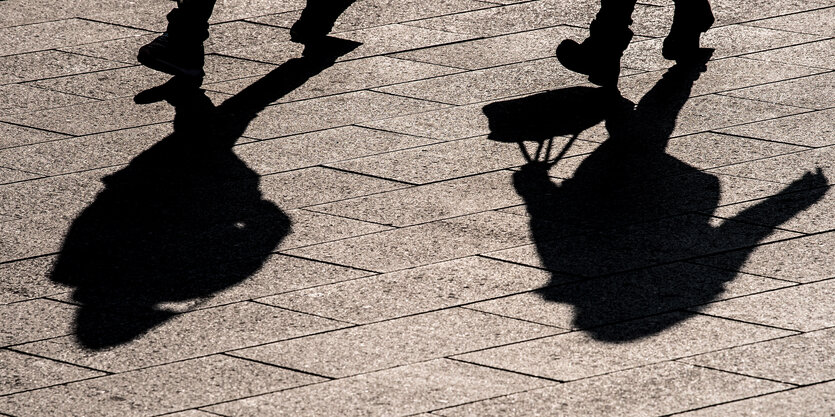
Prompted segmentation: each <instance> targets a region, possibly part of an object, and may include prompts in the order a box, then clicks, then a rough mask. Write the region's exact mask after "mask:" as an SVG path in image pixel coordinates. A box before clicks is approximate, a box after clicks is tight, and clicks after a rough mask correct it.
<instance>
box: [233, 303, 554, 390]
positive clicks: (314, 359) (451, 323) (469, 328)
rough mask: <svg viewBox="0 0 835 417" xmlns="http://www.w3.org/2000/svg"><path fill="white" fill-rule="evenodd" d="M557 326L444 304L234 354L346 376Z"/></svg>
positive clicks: (516, 338)
mask: <svg viewBox="0 0 835 417" xmlns="http://www.w3.org/2000/svg"><path fill="white" fill-rule="evenodd" d="M559 332H561V330H560V329H554V328H549V327H546V326H541V325H536V324H532V323H526V322H523V321H518V320H513V319H507V318H503V317H499V316H494V315H490V314H485V313H481V312H475V311H472V310H464V309H448V310H441V311H437V312H432V313H426V314H421V315H417V316H410V317H404V318H401V319H397V320H391V321H384V322H380V323H375V324H371V325H367V326H360V327H353V328H350V329H345V330H339V331H336V332H331V333H325V334H320V335H314V336H309V337H303V338H299V339H293V340H288V341H285V342H278V343H272V344H268V345H262V346H258V347H254V348H249V349H244V350H239V351H235V352H232V354H233V355H236V356H241V357H245V358H250V359H255V360H257V361H259V362H266V363H272V364H276V365H279V366H284V367H288V368H292V369H300V370H303V371H306V372H311V373H314V374H317V375H325V376H329V377H345V376H349V375H355V374H359V373H366V372H371V371H376V370H380V369H386V368H392V367H395V366H399V365H405V364H409V363H416V362H423V361H426V360H429V359H435V358H441V357H445V356H449V355H453V354H456V353H462V352H467V351H472V350H479V349H484V348H488V347H491V346H495V345H500V344H505V343H512V342H517V341H521V340H525V339H531V338H537V337H542V336H548V335H552V334H555V333H559Z"/></svg>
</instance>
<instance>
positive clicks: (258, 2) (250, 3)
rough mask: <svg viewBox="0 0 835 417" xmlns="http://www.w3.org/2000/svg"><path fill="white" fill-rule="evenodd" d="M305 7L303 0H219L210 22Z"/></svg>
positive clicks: (239, 18) (227, 20)
mask: <svg viewBox="0 0 835 417" xmlns="http://www.w3.org/2000/svg"><path fill="white" fill-rule="evenodd" d="M303 8H304V2H303V1H302V0H282V1H271V0H247V1H235V0H218V1H217V3H215V10H216V12H214V13H212V17H211V18H210V19H209V23H219V22H229V21H234V20H241V19H246V18H251V17H259V16H264V15H268V14H276V13H283V12H287V11H290V10H301V9H303Z"/></svg>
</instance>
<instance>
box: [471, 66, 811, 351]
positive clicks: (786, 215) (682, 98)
mask: <svg viewBox="0 0 835 417" xmlns="http://www.w3.org/2000/svg"><path fill="white" fill-rule="evenodd" d="M702 65H703V62H701V63H691V64H690V65H676V66H675V67H673V68H671V69H670V70H669V71H668V72H667V73H666V74H665V75H664V77H663V79H662V80H660V81H659V82H658V83H657V84H656V85H655V86H654V87H653V88H652V90H651V91H650V92H649V93H647V94H646V95H645V96H644V97H643V98H642V99H641V100H640V102H639V103H638V104H637V106H635V107H634V108H633V105H632V103H631V102H628V101H627V100H625V99H623V98H622V97H620V94H619V93H618V92H617V91H616V90H604V89H595V88H587V87H575V88H570V89H564V90H556V91H550V92H546V93H542V94H539V95H536V96H531V97H526V98H522V99H517V100H513V101H508V102H502V103H495V104H491V105H489V106H486V107H485V109H484V112H485V114H486V115H487V116H488V118H489V119H490V126H491V130H492V133H491V137H492V138H493V139H496V140H537V141H543V140H546V139H547V138H548V137H553V136H554V135H566V134H571V135H575V136H574V137H576V134H579V133H580V132H581V131H582V130H584V129H586V128H588V127H590V126H592V125H594V124H595V123H597V122H598V121H602V120H605V123H606V129H607V131H608V133H609V138H608V139H607V140H606V141H605V142H604V143H602V144H601V145H600V146H599V147H598V148H597V149H596V150H595V151H594V152H593V153H592V154H591V155H588V156H587V157H585V159H583V162H582V163H580V164H579V166H578V167H577V168H576V169H575V170H574V174H573V176H572V177H571V178H569V179H567V180H565V181H563V182H562V183H560V184H559V185H557V184H556V183H555V182H554V181H553V179H552V178H550V177H549V176H548V172H549V169H550V168H551V167H552V166H553V165H554V164H556V163H557V162H560V160H559V157H561V156H562V155H559V157H558V158H557V160H555V161H543V160H538V159H536V158H535V157H530V156H528V160H529V162H528V163H527V164H526V165H524V166H523V167H522V168H521V170H519V171H518V172H516V173H515V174H514V177H513V180H514V185H515V188H516V191H517V192H518V194H519V195H520V196H521V197H522V198H523V199H524V202H525V205H526V209H527V212H528V214H529V216H530V229H531V235H532V237H533V240H534V242H535V246H536V250H537V252H538V255H539V257H540V259H541V262H542V264H543V266H544V267H545V268H547V269H548V270H550V271H552V272H553V274H552V280H551V285H549V286H548V287H545V288H543V289H541V290H538V292H539V294H540V295H541V296H542V297H543V298H545V299H547V300H550V301H555V302H561V303H568V304H571V305H573V306H574V307H575V308H574V320H573V326H574V327H576V328H580V329H584V330H586V331H588V332H589V333H590V335H591V336H592V337H594V338H596V339H599V340H604V341H610V342H622V341H628V340H634V339H638V338H641V337H646V336H649V335H652V334H656V333H658V332H661V331H663V330H665V329H667V328H669V327H670V326H672V325H674V324H676V323H679V322H681V321H682V320H685V319H687V318H688V317H690V316H692V315H693V314H695V313H690V312H687V311H679V312H678V313H674V314H659V313H663V312H671V311H675V310H680V309H683V308H685V307H694V306H699V305H702V304H705V303H708V302H711V301H714V300H715V299H716V298H717V297H718V296H719V295H720V294H721V293H722V292H723V291H724V289H725V285H726V284H727V283H728V282H730V281H731V280H733V279H734V278H735V276H736V272H733V270H738V269H739V267H741V266H742V264H743V263H744V262H745V260H746V259H747V258H748V257H749V256H750V254H751V252H752V251H753V249H754V247H755V245H757V244H758V243H759V242H761V241H763V239H765V238H766V237H768V236H769V235H770V234H771V233H772V232H773V231H774V230H773V228H775V227H777V226H779V225H781V224H783V223H785V222H786V221H787V220H789V219H790V218H791V217H793V216H794V215H795V214H796V213H798V212H800V211H802V210H804V209H805V208H807V207H809V206H811V205H812V204H814V203H815V202H816V201H818V200H819V199H820V198H821V197H822V196H823V193H824V192H825V190H826V188H824V187H825V185H826V179H825V178H824V176H823V174H822V173H820V172H817V173H807V174H806V175H804V176H803V177H802V178H800V179H798V180H797V181H795V182H794V183H792V184H791V185H789V186H787V187H786V188H785V189H783V190H782V191H781V192H780V193H779V194H778V195H776V196H773V197H770V198H768V199H766V200H764V201H762V202H759V203H758V204H756V205H753V206H752V207H750V208H747V209H745V210H744V211H742V212H741V213H739V214H737V215H736V216H735V217H733V218H732V219H731V220H727V221H724V222H722V223H721V225H719V226H713V225H712V224H711V223H710V217H709V216H708V215H706V214H704V213H711V212H713V211H714V210H715V208H716V207H717V206H718V204H719V199H720V192H721V190H720V186H719V180H718V178H717V177H715V176H713V175H711V174H709V173H706V172H702V171H699V170H698V169H696V168H695V167H693V166H690V165H688V164H686V163H685V162H683V161H680V160H678V159H676V158H675V157H673V156H671V155H668V154H666V153H665V148H666V146H667V143H668V141H669V138H670V135H671V134H672V132H673V129H674V127H675V123H676V119H677V117H678V114H679V111H680V110H681V108H682V106H683V105H684V103H685V102H686V101H687V99H688V98H689V96H690V91H691V88H692V85H693V82H694V81H695V80H696V79H697V78H698V76H699V74H700V72H701V71H703V70H704V67H703V66H702ZM682 140H686V138H685V139H682ZM545 159H547V157H546V158H545ZM563 163H565V160H563ZM808 189H814V190H816V191H813V192H810V193H808V194H799V195H803V196H804V197H801V198H795V199H792V200H790V201H789V202H787V200H785V199H781V196H783V195H786V194H793V193H795V192H797V191H801V190H808ZM786 204H791V206H790V207H786V206H785V205H786ZM755 224H760V225H770V226H771V227H760V226H755ZM567 230H569V231H567ZM570 231H575V232H574V233H573V235H571V236H569V237H561V236H565V235H566V234H572V233H571V232H570ZM740 248H741V249H742V250H738V251H734V252H730V254H729V255H728V256H732V257H733V259H732V260H730V262H729V263H728V264H727V265H728V266H730V268H729V270H720V269H714V268H708V267H703V266H699V265H696V264H694V263H688V262H686V260H688V259H692V258H695V257H699V256H703V255H707V254H711V253H718V252H722V251H727V250H731V249H740ZM567 282H568V283H567ZM695 310H698V307H696V308H695ZM644 316H653V317H652V318H651V319H647V320H643V321H640V322H639V323H638V322H636V324H632V325H630V326H602V325H603V324H606V323H612V322H616V321H621V320H626V319H630V318H636V317H644Z"/></svg>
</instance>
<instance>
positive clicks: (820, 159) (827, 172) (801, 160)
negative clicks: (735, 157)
mask: <svg viewBox="0 0 835 417" xmlns="http://www.w3.org/2000/svg"><path fill="white" fill-rule="evenodd" d="M833 155H835V147H833V146H828V147H823V148H818V149H810V150H806V151H801V152H796V153H793V154H788V155H782V156H775V157H773V158H766V159H761V160H756V161H749V162H743V163H740V164H736V165H731V166H727V167H722V168H717V169H715V170H712V172H718V173H721V174H728V175H738V176H741V177H746V178H755V179H761V180H765V181H776V182H780V183H783V184H791V183H792V182H794V181H797V180H799V179H800V178H802V177H803V175H804V174H806V173H807V172H808V173H812V172H816V171H817V170H818V169H820V170H821V172H822V173H823V175H824V176H825V177H826V178H827V183H829V184H832V180H831V179H830V178H833V177H834V176H835V171H833V168H835V167H833V159H832V158H833Z"/></svg>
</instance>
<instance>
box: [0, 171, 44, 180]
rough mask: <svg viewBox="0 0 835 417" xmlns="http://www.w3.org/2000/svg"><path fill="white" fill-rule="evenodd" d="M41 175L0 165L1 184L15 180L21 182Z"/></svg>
mask: <svg viewBox="0 0 835 417" xmlns="http://www.w3.org/2000/svg"><path fill="white" fill-rule="evenodd" d="M39 177H40V175H38V174H36V173H34V172H26V171H21V170H19V169H11V168H5V167H0V184H8V183H13V182H21V181H26V180H31V179H36V178H39Z"/></svg>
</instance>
